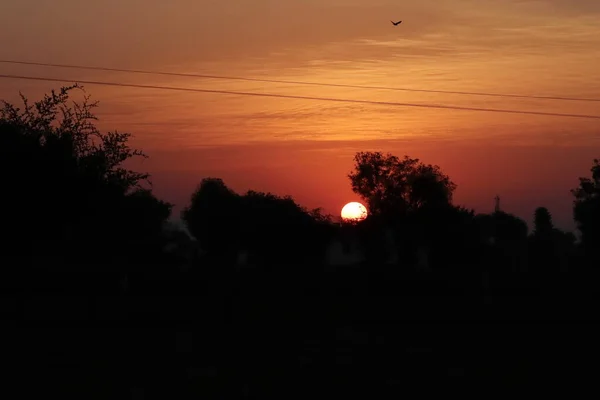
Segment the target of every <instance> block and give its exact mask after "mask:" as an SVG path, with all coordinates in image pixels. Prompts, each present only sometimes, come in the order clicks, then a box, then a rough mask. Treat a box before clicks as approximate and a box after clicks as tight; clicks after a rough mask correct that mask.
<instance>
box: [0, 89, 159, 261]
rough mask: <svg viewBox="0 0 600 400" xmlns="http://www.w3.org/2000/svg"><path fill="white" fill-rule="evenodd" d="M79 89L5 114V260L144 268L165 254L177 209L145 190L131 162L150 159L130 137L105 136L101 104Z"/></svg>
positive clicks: (0, 163)
mask: <svg viewBox="0 0 600 400" xmlns="http://www.w3.org/2000/svg"><path fill="white" fill-rule="evenodd" d="M75 89H78V90H81V91H83V88H82V87H80V86H77V85H75V86H70V87H64V88H62V89H61V90H60V91H59V92H55V91H52V92H51V94H50V95H45V96H44V98H43V99H42V100H40V101H37V102H35V103H34V104H30V103H29V102H28V100H27V99H26V98H25V97H24V96H22V99H23V107H22V108H19V107H16V106H14V105H12V104H9V103H7V102H3V107H2V108H1V109H0V153H1V154H0V175H1V176H0V179H2V182H3V189H4V190H3V196H2V200H1V201H2V203H3V204H2V210H3V211H4V213H5V216H6V218H5V220H4V229H5V230H6V231H8V232H11V233H12V234H11V235H10V239H5V241H4V244H5V245H6V246H7V249H8V251H7V252H4V256H10V257H12V258H13V259H14V260H21V261H25V260H27V262H32V263H34V264H37V265H40V266H45V267H50V268H54V267H56V266H59V265H66V264H72V265H75V266H81V265H83V264H95V265H104V266H106V265H107V264H108V263H126V262H131V261H132V260H133V262H136V263H140V262H142V260H143V259H144V258H150V259H151V258H152V257H153V256H152V252H153V251H155V250H157V249H160V246H158V245H157V244H158V242H160V239H161V237H162V233H161V232H162V231H161V230H162V224H163V223H164V222H165V220H166V219H167V218H168V216H169V214H170V209H171V205H169V204H167V203H164V202H162V201H160V200H158V199H156V198H155V197H154V196H153V195H152V194H151V192H150V191H149V190H148V189H146V188H144V184H150V182H149V181H148V178H149V176H148V174H145V173H139V172H135V171H132V170H130V169H128V168H126V167H125V166H124V163H126V162H127V161H129V160H131V159H134V158H139V157H146V155H145V154H143V153H142V152H141V151H139V150H135V149H132V148H131V147H129V144H128V141H129V139H130V136H131V135H130V134H127V133H119V132H109V133H102V132H100V131H99V130H98V129H97V128H96V127H95V125H94V121H95V120H96V117H95V116H94V114H93V110H94V108H95V107H97V103H95V102H93V103H92V102H90V101H89V99H90V97H89V96H88V95H84V98H83V101H81V102H76V101H73V102H72V103H71V102H70V94H71V92H72V91H73V90H75Z"/></svg>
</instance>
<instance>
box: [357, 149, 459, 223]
mask: <svg viewBox="0 0 600 400" xmlns="http://www.w3.org/2000/svg"><path fill="white" fill-rule="evenodd" d="M348 177H349V178H350V182H351V185H352V190H353V191H354V192H355V193H356V194H358V195H359V196H361V198H362V199H363V200H364V201H365V202H366V203H367V204H368V207H369V213H370V214H372V215H388V216H392V215H405V214H407V213H410V212H415V211H418V210H420V209H422V208H426V207H439V206H446V205H449V204H451V202H452V195H453V193H454V190H455V189H456V185H455V184H454V183H453V182H452V181H451V180H450V178H449V177H448V176H447V175H445V174H443V173H442V171H441V169H440V167H439V166H437V165H431V164H424V163H422V162H421V161H419V159H417V158H410V157H408V156H405V157H404V158H402V159H400V158H398V157H396V156H394V155H392V154H389V153H388V154H383V153H381V152H359V153H357V154H356V155H355V156H354V170H353V171H352V172H351V173H350V174H349V175H348Z"/></svg>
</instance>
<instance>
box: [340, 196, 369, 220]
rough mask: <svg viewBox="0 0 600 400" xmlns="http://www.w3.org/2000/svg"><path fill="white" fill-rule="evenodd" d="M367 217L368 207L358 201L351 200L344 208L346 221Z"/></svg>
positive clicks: (343, 217) (343, 212)
mask: <svg viewBox="0 0 600 400" xmlns="http://www.w3.org/2000/svg"><path fill="white" fill-rule="evenodd" d="M365 218H367V208H366V207H365V206H363V205H362V204H360V203H358V202H355V201H353V202H351V203H348V204H346V205H345V206H344V207H343V208H342V219H343V220H344V221H362V220H363V219H365Z"/></svg>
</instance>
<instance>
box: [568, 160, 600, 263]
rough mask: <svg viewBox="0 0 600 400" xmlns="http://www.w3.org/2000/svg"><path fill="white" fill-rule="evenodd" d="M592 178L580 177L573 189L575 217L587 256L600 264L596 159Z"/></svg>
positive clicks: (599, 174) (598, 164)
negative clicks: (599, 253)
mask: <svg viewBox="0 0 600 400" xmlns="http://www.w3.org/2000/svg"><path fill="white" fill-rule="evenodd" d="M590 172H591V175H592V176H591V178H583V177H582V178H579V186H578V187H577V188H575V189H573V190H572V191H571V193H572V194H573V196H574V197H575V199H574V202H573V217H574V219H575V222H576V223H577V228H578V229H579V231H580V232H581V245H582V248H583V250H584V252H585V254H586V257H587V258H588V259H589V260H590V261H591V262H593V263H597V264H596V265H600V255H598V250H597V249H598V248H599V247H600V161H599V160H597V159H595V160H594V164H593V165H592V168H591V169H590Z"/></svg>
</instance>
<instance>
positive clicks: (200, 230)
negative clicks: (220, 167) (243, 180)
mask: <svg viewBox="0 0 600 400" xmlns="http://www.w3.org/2000/svg"><path fill="white" fill-rule="evenodd" d="M241 207H242V202H241V198H240V196H239V195H238V194H237V193H235V192H234V191H233V190H231V189H230V188H229V187H227V185H225V183H224V182H223V181H222V180H221V179H219V178H205V179H203V180H202V181H201V182H200V185H199V186H198V188H197V190H196V191H195V192H194V193H193V195H192V199H191V203H190V205H189V206H187V207H186V208H185V209H184V210H183V212H182V219H183V220H184V221H185V222H186V224H187V227H188V229H189V231H190V232H191V234H192V235H193V236H194V237H195V238H196V239H197V240H198V243H199V245H200V247H201V248H202V249H203V250H204V251H205V252H206V253H207V254H208V256H209V257H210V258H212V259H218V260H220V261H226V262H228V263H233V262H235V260H236V259H237V256H238V251H239V250H240V229H241V218H242V216H243V210H242V208H241Z"/></svg>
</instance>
